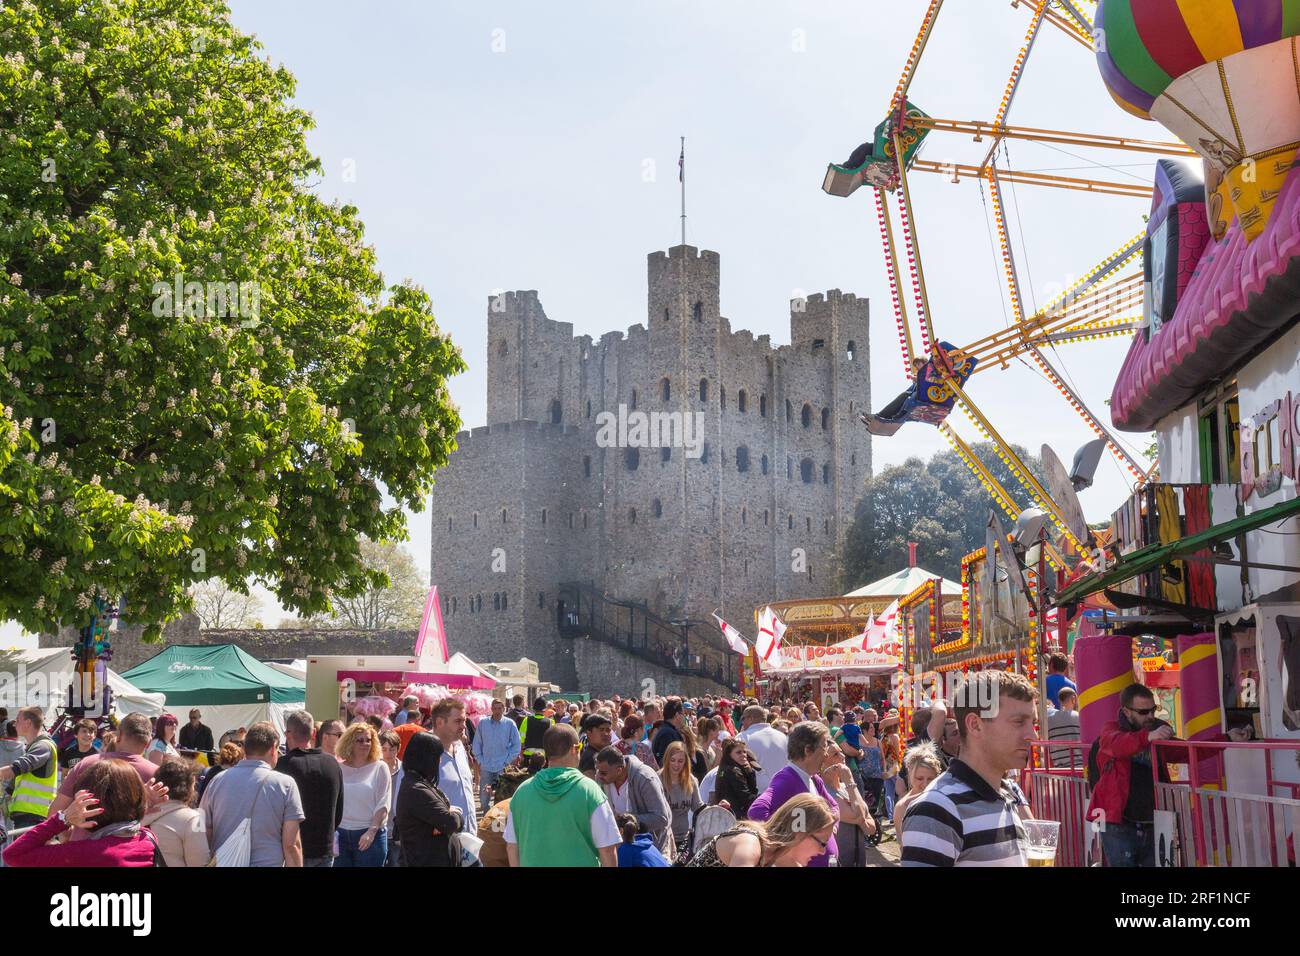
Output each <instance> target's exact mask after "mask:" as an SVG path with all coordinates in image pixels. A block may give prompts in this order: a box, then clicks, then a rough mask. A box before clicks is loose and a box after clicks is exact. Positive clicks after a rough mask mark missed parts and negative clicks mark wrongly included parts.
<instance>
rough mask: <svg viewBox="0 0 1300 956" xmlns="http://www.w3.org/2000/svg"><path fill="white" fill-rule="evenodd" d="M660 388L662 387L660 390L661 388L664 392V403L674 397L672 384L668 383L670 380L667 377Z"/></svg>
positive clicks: (660, 384)
mask: <svg viewBox="0 0 1300 956" xmlns="http://www.w3.org/2000/svg"><path fill="white" fill-rule="evenodd" d="M659 386H660V388H661V389H662V391H663V397H664V401H665V402H666V401H668V400H669V399H670V398H671V397H672V394H673V387H672V383H671V382H669V381H668V378H667V377H666V376H665V378H664V380H663V381H662V382H660V383H659Z"/></svg>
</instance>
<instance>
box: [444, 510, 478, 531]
mask: <svg viewBox="0 0 1300 956" xmlns="http://www.w3.org/2000/svg"><path fill="white" fill-rule="evenodd" d="M474 527H476V528H477V527H478V512H477V511H476V512H474ZM447 530H448V531H450V530H451V529H450V528H448V529H447Z"/></svg>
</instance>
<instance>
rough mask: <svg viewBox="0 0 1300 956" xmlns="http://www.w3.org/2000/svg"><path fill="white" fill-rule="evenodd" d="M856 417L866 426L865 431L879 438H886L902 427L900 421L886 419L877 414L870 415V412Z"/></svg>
mask: <svg viewBox="0 0 1300 956" xmlns="http://www.w3.org/2000/svg"><path fill="white" fill-rule="evenodd" d="M858 419H859V420H860V421H861V422H862V424H864V425H866V426H867V431H869V432H871V434H873V435H877V436H879V437H881V438H888V437H889V436H890V435H892V434H894V433H895V432H896V431H898V430H899V429H900V428H902V427H903V422H901V421H895V422H891V421H886V420H885V419H883V418H881V417H879V416H878V415H872V414H871V413H870V412H868V413H867V414H865V415H859V416H858Z"/></svg>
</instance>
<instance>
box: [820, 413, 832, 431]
mask: <svg viewBox="0 0 1300 956" xmlns="http://www.w3.org/2000/svg"><path fill="white" fill-rule="evenodd" d="M830 424H831V410H830V409H829V408H823V409H822V431H826V429H827V428H829V427H830Z"/></svg>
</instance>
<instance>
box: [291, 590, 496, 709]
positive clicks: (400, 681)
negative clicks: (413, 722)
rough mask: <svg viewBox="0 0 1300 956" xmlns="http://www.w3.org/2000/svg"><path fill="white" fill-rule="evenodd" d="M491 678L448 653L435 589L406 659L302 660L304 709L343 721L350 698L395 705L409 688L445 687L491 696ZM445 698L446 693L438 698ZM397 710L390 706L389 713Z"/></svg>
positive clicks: (328, 657) (465, 659)
mask: <svg viewBox="0 0 1300 956" xmlns="http://www.w3.org/2000/svg"><path fill="white" fill-rule="evenodd" d="M496 683H497V682H496V678H494V677H493V676H492V675H491V674H489V673H488V672H487V671H486V670H484V669H483V668H481V667H479V666H478V665H477V664H475V663H474V662H473V661H472V660H470V659H469V658H468V657H466V656H465V655H464V654H460V653H456V654H451V653H449V652H448V649H447V632H446V630H445V629H444V628H443V623H442V607H441V605H440V603H439V601H438V588H437V587H436V586H435V587H433V588H431V589H430V590H429V596H428V598H427V600H426V601H425V605H424V617H423V619H422V620H421V622H420V630H419V633H418V634H417V635H416V639H415V647H414V649H413V651H412V653H411V654H409V655H395V654H365V653H360V654H356V655H352V654H331V655H321V656H314V657H309V658H307V709H308V710H309V711H311V713H312V716H313V717H315V718H316V719H317V720H326V719H329V718H332V717H339V718H341V719H344V720H346V719H347V705H348V702H349V700H357V701H361V700H365V699H367V698H372V697H382V698H388V699H390V700H393V701H394V703H397V701H398V698H399V697H400V695H401V693H402V691H403V690H404V689H405V688H407V687H408V686H410V685H413V684H414V685H425V686H429V687H433V688H435V689H442V688H445V689H446V691H447V692H449V694H450V695H452V696H461V695H467V694H473V693H475V692H478V693H483V694H491V693H492V691H493V689H494V688H495V687H496ZM442 696H446V695H442ZM395 709H396V708H395V707H394V710H395Z"/></svg>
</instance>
